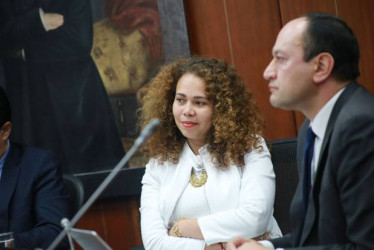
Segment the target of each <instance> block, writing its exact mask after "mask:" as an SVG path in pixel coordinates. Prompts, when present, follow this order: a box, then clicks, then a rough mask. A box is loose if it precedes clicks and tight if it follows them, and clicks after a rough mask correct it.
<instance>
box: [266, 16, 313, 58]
mask: <svg viewBox="0 0 374 250" xmlns="http://www.w3.org/2000/svg"><path fill="white" fill-rule="evenodd" d="M306 24H307V22H306V19H305V18H298V19H294V20H292V21H290V22H288V23H287V24H286V25H285V26H284V27H283V28H282V29H281V31H280V32H279V34H278V36H277V40H276V42H275V44H274V47H273V53H275V52H278V51H280V50H282V49H284V48H285V47H288V46H297V47H298V46H302V45H303V39H302V37H303V33H304V30H305V28H306Z"/></svg>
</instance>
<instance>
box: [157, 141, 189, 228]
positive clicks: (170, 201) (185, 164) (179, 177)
mask: <svg viewBox="0 0 374 250" xmlns="http://www.w3.org/2000/svg"><path fill="white" fill-rule="evenodd" d="M190 153H192V151H191V149H190V148H189V146H188V144H187V143H186V144H185V145H184V147H183V150H182V154H181V157H180V159H179V163H178V164H177V165H173V166H172V167H173V168H174V171H171V173H172V174H170V175H169V176H168V178H171V182H170V185H168V187H167V188H165V194H170V197H168V198H166V199H162V200H163V203H164V211H163V214H164V215H165V216H164V223H165V225H168V224H169V221H170V218H171V215H172V214H173V211H174V207H175V205H176V203H177V201H178V199H179V197H180V196H181V194H182V192H183V191H184V190H185V188H186V186H187V184H188V181H189V179H190V175H191V170H192V163H191V156H189V154H190Z"/></svg>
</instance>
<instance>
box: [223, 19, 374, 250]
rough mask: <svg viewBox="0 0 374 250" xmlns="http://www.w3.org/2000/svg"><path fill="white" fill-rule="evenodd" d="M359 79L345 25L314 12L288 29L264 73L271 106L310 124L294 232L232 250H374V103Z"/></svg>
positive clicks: (302, 144)
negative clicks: (298, 113)
mask: <svg viewBox="0 0 374 250" xmlns="http://www.w3.org/2000/svg"><path fill="white" fill-rule="evenodd" d="M359 74H360V73H359V46H358V42H357V39H356V37H355V35H354V34H353V32H352V30H351V29H350V28H349V27H348V25H347V24H346V23H345V22H344V21H343V20H342V19H340V18H338V17H336V16H333V15H330V14H324V13H310V14H306V15H304V16H301V17H299V18H297V19H295V20H292V21H290V22H289V23H287V24H286V25H285V26H284V27H283V28H282V30H281V31H280V33H279V35H278V37H277V40H276V42H275V45H274V47H273V60H272V61H271V62H270V64H269V65H268V66H267V68H266V69H265V72H264V77H265V79H266V80H268V81H269V88H270V92H271V95H270V102H271V104H272V105H273V106H275V107H279V108H283V109H289V110H298V111H301V112H302V113H303V114H304V115H305V116H306V118H307V119H306V121H305V122H304V123H303V125H302V127H301V129H300V132H299V137H298V147H297V165H298V171H299V176H300V181H299V184H298V186H297V190H296V193H295V195H294V198H293V201H292V204H291V210H290V211H291V214H290V218H291V224H292V232H291V233H290V234H287V235H285V236H284V237H282V238H278V239H274V240H271V242H269V241H264V242H261V243H262V244H259V243H258V242H256V241H253V240H246V239H244V238H236V239H234V240H232V241H230V242H229V243H228V249H230V250H237V249H240V250H249V249H266V248H265V247H268V248H276V249H280V248H292V249H374V223H373V218H374V202H373V200H374V189H373V183H374V126H373V124H374V112H373V110H374V98H373V96H372V95H371V94H370V93H369V92H368V91H367V90H366V89H365V88H364V87H363V86H361V85H359V84H358V83H357V82H356V78H357V77H358V76H359Z"/></svg>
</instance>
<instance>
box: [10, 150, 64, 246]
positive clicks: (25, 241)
mask: <svg viewBox="0 0 374 250" xmlns="http://www.w3.org/2000/svg"><path fill="white" fill-rule="evenodd" d="M33 164H34V165H35V166H36V167H35V171H39V172H38V175H37V178H36V179H35V185H34V187H33V195H34V197H33V200H34V203H33V205H34V209H33V210H34V220H35V227H34V228H33V229H32V230H30V231H27V232H23V233H19V234H16V235H15V244H16V247H19V248H47V247H48V246H49V245H50V244H51V242H52V241H53V240H54V239H55V238H56V237H57V235H58V234H59V233H60V232H61V230H62V227H61V224H60V222H61V219H62V218H70V216H71V208H70V205H69V197H68V195H67V193H66V192H65V190H64V184H63V180H62V173H61V170H60V168H59V164H58V162H57V160H56V158H54V156H53V155H52V154H51V153H44V154H41V155H40V157H38V158H36V159H35V161H34V163H33Z"/></svg>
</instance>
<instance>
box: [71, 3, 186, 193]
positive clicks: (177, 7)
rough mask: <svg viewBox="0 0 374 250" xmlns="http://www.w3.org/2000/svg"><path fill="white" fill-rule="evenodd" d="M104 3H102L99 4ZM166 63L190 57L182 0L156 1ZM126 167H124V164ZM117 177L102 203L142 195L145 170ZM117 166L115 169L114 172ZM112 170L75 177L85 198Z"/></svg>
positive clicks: (138, 168)
mask: <svg viewBox="0 0 374 250" xmlns="http://www.w3.org/2000/svg"><path fill="white" fill-rule="evenodd" d="M98 1H99V2H100V3H102V0H98ZM157 4H158V11H159V18H160V26H161V33H162V39H163V47H164V56H165V63H169V62H172V61H173V60H175V59H178V58H184V57H188V56H190V48H189V41H188V32H187V24H186V18H185V12H184V2H183V0H157ZM124 166H125V164H124ZM124 166H123V168H122V170H121V171H120V172H119V173H118V174H117V176H116V178H114V179H113V181H112V183H111V184H110V185H109V186H108V188H107V189H106V190H105V191H104V192H103V194H102V195H101V196H100V199H106V198H116V197H126V196H132V195H140V193H141V178H142V176H143V174H144V170H145V167H144V166H134V167H132V168H125V167H124ZM114 167H115V166H113V168H114ZM110 172H111V170H104V171H100V172H92V173H79V174H75V176H76V177H78V178H79V179H80V180H81V182H82V184H83V186H84V190H85V196H86V198H88V197H90V196H91V194H92V193H93V192H94V191H95V190H96V188H97V187H98V186H100V184H101V183H102V182H103V181H104V180H105V178H106V177H107V175H108V174H109V173H110Z"/></svg>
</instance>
